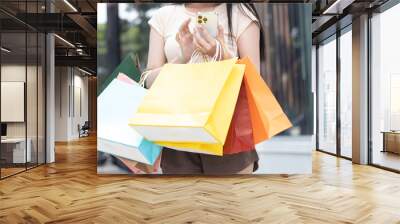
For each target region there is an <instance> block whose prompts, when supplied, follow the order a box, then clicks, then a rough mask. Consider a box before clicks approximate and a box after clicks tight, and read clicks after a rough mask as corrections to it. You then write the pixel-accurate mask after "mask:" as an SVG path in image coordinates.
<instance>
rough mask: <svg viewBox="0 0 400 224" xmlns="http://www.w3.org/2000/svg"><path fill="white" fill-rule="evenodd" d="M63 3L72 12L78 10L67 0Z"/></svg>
mask: <svg viewBox="0 0 400 224" xmlns="http://www.w3.org/2000/svg"><path fill="white" fill-rule="evenodd" d="M64 2H65V4H67V5H68V6H69V7H70V8H71V9H72V10H74V12H78V10H77V9H76V8H75V6H73V5H72V4H71V3H70V2H69V1H68V0H64Z"/></svg>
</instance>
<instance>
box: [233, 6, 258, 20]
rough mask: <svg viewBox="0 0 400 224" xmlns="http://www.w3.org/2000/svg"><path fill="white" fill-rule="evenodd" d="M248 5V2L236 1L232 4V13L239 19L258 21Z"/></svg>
mask: <svg viewBox="0 0 400 224" xmlns="http://www.w3.org/2000/svg"><path fill="white" fill-rule="evenodd" d="M248 7H249V6H248V4H247V5H245V4H244V3H235V4H233V5H232V15H236V17H237V18H238V21H241V20H242V19H250V20H253V21H257V18H256V17H255V15H254V14H253V12H252V11H250V10H251V9H249V8H248Z"/></svg>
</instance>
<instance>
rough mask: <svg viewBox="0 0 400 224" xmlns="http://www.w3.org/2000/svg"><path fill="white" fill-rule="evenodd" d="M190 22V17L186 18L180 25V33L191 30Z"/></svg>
mask: <svg viewBox="0 0 400 224" xmlns="http://www.w3.org/2000/svg"><path fill="white" fill-rule="evenodd" d="M189 23H190V19H187V20H185V21H184V22H183V23H182V25H181V26H180V27H179V32H180V33H187V32H189Z"/></svg>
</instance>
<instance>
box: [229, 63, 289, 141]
mask: <svg viewBox="0 0 400 224" xmlns="http://www.w3.org/2000/svg"><path fill="white" fill-rule="evenodd" d="M237 63H238V64H243V65H245V66H246V69H245V75H244V79H243V80H244V83H245V88H246V94H247V99H248V103H249V109H250V115H251V116H250V117H251V124H252V128H253V137H254V143H255V144H257V143H260V142H262V141H264V140H267V139H269V138H271V137H272V136H274V135H276V134H278V133H280V132H282V131H284V130H286V129H288V128H290V127H292V124H291V122H290V121H289V119H288V117H287V116H286V114H285V113H284V112H283V110H282V108H281V106H280V105H279V102H278V101H277V100H276V98H275V96H274V95H273V93H272V91H271V90H270V88H269V87H268V85H267V84H266V83H265V81H264V80H263V79H262V77H261V75H260V74H259V73H258V71H257V68H256V67H255V66H254V65H253V63H252V62H251V60H250V59H249V58H247V57H246V58H243V59H240V60H238V62H237Z"/></svg>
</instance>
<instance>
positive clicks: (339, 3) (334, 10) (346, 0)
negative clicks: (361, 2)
mask: <svg viewBox="0 0 400 224" xmlns="http://www.w3.org/2000/svg"><path fill="white" fill-rule="evenodd" d="M353 2H354V0H336V1H335V2H334V3H333V4H332V5H330V6H329V7H328V8H327V9H325V10H324V12H323V13H322V14H342V13H343V9H345V8H346V7H347V6H349V5H350V4H351V3H353Z"/></svg>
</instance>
